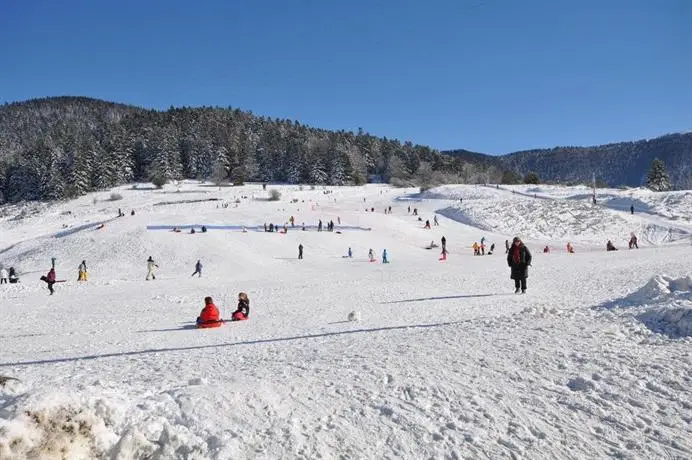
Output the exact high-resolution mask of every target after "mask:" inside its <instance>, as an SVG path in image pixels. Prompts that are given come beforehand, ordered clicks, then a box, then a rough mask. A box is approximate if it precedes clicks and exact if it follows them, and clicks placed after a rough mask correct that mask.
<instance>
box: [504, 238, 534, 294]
mask: <svg viewBox="0 0 692 460" xmlns="http://www.w3.org/2000/svg"><path fill="white" fill-rule="evenodd" d="M507 265H509V267H510V268H511V269H512V271H511V275H510V278H511V279H513V280H514V293H515V294H519V290H520V289H521V293H522V294H526V278H528V276H529V267H530V266H531V252H530V251H529V248H527V247H526V246H524V243H522V241H521V240H520V239H519V237H516V236H515V237H514V239H513V240H512V247H511V248H510V250H509V254H507Z"/></svg>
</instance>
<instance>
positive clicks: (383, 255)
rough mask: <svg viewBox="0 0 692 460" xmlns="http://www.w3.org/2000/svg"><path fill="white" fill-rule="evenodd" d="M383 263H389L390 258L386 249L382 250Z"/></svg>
mask: <svg viewBox="0 0 692 460" xmlns="http://www.w3.org/2000/svg"><path fill="white" fill-rule="evenodd" d="M382 263H383V264H388V263H389V260H387V250H386V249H385V250H383V251H382Z"/></svg>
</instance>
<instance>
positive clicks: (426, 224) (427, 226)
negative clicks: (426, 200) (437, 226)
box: [423, 220, 430, 230]
mask: <svg viewBox="0 0 692 460" xmlns="http://www.w3.org/2000/svg"><path fill="white" fill-rule="evenodd" d="M423 228H427V229H428V230H430V221H429V220H426V221H425V226H424V227H423Z"/></svg>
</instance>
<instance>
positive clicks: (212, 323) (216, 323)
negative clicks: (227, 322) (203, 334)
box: [197, 320, 223, 329]
mask: <svg viewBox="0 0 692 460" xmlns="http://www.w3.org/2000/svg"><path fill="white" fill-rule="evenodd" d="M222 325H223V320H219V321H207V322H204V323H197V329H209V328H212V327H221V326H222Z"/></svg>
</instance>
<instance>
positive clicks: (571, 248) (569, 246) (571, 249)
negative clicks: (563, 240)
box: [567, 241, 574, 254]
mask: <svg viewBox="0 0 692 460" xmlns="http://www.w3.org/2000/svg"><path fill="white" fill-rule="evenodd" d="M567 254H574V246H572V243H571V242H569V241H568V242H567Z"/></svg>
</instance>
